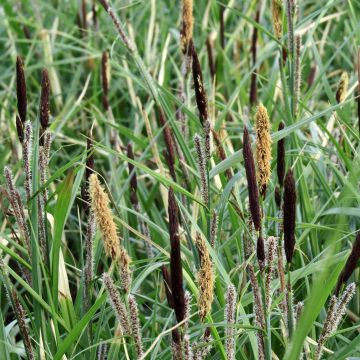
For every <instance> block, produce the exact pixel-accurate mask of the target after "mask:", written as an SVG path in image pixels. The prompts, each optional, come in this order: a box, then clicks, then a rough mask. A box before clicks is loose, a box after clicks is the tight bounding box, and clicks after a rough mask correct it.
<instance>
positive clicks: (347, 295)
mask: <svg viewBox="0 0 360 360" xmlns="http://www.w3.org/2000/svg"><path fill="white" fill-rule="evenodd" d="M355 290H356V286H355V283H351V284H349V285H348V286H347V287H346V289H345V290H344V292H343V294H342V295H341V298H340V299H339V300H338V302H337V305H336V312H335V317H334V324H333V327H332V329H331V333H332V334H333V333H334V332H335V331H336V330H337V328H338V326H339V324H340V321H341V320H342V318H343V317H344V315H345V312H346V306H347V305H348V303H349V302H350V300H351V299H352V297H353V296H354V294H355Z"/></svg>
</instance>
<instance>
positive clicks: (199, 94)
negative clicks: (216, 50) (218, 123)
mask: <svg viewBox="0 0 360 360" xmlns="http://www.w3.org/2000/svg"><path fill="white" fill-rule="evenodd" d="M189 46H190V53H191V56H192V73H193V80H194V89H195V98H196V104H197V107H198V110H199V117H200V121H201V124H202V125H204V123H205V121H206V120H207V118H208V109H207V96H206V92H205V88H204V82H203V76H202V71H201V65H200V61H199V58H198V56H197V53H196V49H195V46H194V43H193V41H192V40H191V41H190V45H189Z"/></svg>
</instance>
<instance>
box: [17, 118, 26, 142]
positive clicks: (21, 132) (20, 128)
mask: <svg viewBox="0 0 360 360" xmlns="http://www.w3.org/2000/svg"><path fill="white" fill-rule="evenodd" d="M16 130H17V134H18V138H19V140H20V142H21V143H22V142H23V141H24V125H23V123H22V121H21V119H20V116H19V115H16Z"/></svg>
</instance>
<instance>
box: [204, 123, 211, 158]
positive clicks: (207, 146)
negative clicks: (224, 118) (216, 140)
mask: <svg viewBox="0 0 360 360" xmlns="http://www.w3.org/2000/svg"><path fill="white" fill-rule="evenodd" d="M210 150H211V124H210V121H209V120H208V119H207V120H206V121H205V128H204V152H205V159H206V161H209V160H210Z"/></svg>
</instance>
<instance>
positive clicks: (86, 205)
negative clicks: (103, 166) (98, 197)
mask: <svg viewBox="0 0 360 360" xmlns="http://www.w3.org/2000/svg"><path fill="white" fill-rule="evenodd" d="M86 155H87V158H86V168H85V185H84V186H83V188H82V192H81V197H82V200H83V201H84V202H83V209H84V212H85V214H88V212H89V209H90V203H91V199H90V193H89V178H90V175H91V174H92V173H93V172H94V168H95V162H94V151H93V140H92V130H90V132H89V136H88V138H87V141H86Z"/></svg>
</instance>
